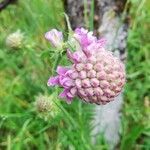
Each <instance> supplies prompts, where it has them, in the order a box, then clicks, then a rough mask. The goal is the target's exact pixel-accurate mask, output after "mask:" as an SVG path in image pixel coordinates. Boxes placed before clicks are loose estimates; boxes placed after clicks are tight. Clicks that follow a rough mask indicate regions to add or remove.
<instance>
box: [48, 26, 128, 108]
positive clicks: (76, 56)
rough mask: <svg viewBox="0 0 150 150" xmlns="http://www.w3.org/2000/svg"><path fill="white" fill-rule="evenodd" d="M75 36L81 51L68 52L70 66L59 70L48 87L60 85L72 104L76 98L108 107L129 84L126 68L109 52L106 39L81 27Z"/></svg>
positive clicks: (63, 94)
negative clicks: (97, 36) (126, 82)
mask: <svg viewBox="0 0 150 150" xmlns="http://www.w3.org/2000/svg"><path fill="white" fill-rule="evenodd" d="M74 37H75V38H76V39H77V40H78V41H79V44H80V46H81V49H80V50H76V51H75V52H71V51H70V50H69V49H68V50H67V56H68V59H69V60H70V61H71V62H72V65H71V66H69V67H60V66H58V67H57V76H55V77H51V78H50V79H49V80H48V86H55V85H58V86H60V87H62V88H63V89H64V90H63V92H62V93H61V94H60V97H61V98H65V99H66V100H67V102H68V103H70V102H71V101H72V100H73V98H74V97H79V98H81V100H83V101H86V102H88V103H95V104H102V105H104V104H106V103H108V102H110V101H113V100H114V98H115V97H116V96H117V95H118V94H119V93H120V92H121V90H122V88H123V86H124V84H125V69H124V65H123V64H122V62H121V61H120V60H119V59H118V58H116V57H114V56H113V54H112V53H111V52H110V51H107V50H105V48H104V47H103V46H104V44H105V40H104V39H97V38H96V37H94V36H93V35H92V33H91V32H88V31H87V30H85V29H83V28H81V29H79V28H77V29H76V30H75V33H74Z"/></svg>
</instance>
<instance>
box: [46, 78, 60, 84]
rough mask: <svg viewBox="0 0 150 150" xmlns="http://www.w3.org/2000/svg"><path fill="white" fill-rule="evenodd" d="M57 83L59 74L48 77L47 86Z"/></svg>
mask: <svg viewBox="0 0 150 150" xmlns="http://www.w3.org/2000/svg"><path fill="white" fill-rule="evenodd" d="M58 84H59V76H56V77H50V78H49V80H48V82H47V85H48V86H54V85H58Z"/></svg>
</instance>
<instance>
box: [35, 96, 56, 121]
mask: <svg viewBox="0 0 150 150" xmlns="http://www.w3.org/2000/svg"><path fill="white" fill-rule="evenodd" d="M52 98H53V97H52V96H51V97H48V96H45V95H39V96H37V97H36V101H35V108H36V111H37V113H38V115H39V117H40V118H43V119H44V120H48V119H50V118H55V117H56V116H57V115H58V114H59V108H58V106H57V105H56V104H55V103H54V102H53V100H52Z"/></svg>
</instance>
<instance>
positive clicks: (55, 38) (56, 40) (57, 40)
mask: <svg viewBox="0 0 150 150" xmlns="http://www.w3.org/2000/svg"><path fill="white" fill-rule="evenodd" d="M45 38H46V39H47V40H48V41H50V43H51V44H52V45H53V46H54V47H56V48H61V47H62V43H63V34H62V32H60V31H58V30H56V29H52V30H50V31H49V32H47V33H46V34H45Z"/></svg>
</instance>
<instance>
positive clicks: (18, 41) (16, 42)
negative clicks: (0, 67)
mask: <svg viewBox="0 0 150 150" xmlns="http://www.w3.org/2000/svg"><path fill="white" fill-rule="evenodd" d="M23 38H24V35H23V33H22V32H21V31H20V30H17V31H16V32H14V33H11V34H9V35H8V36H7V38H6V45H7V46H8V47H10V48H20V47H21V45H22V42H23Z"/></svg>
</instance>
